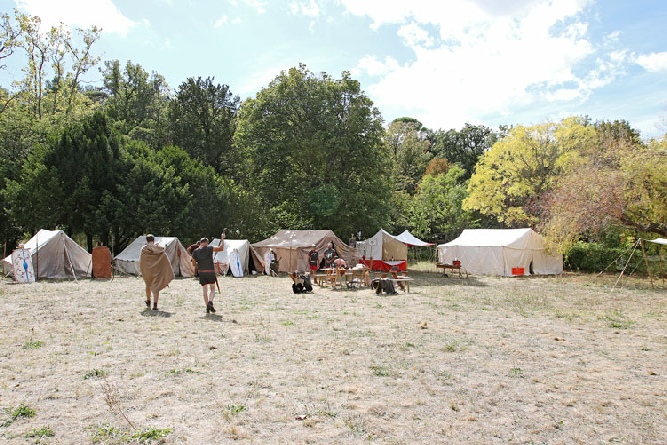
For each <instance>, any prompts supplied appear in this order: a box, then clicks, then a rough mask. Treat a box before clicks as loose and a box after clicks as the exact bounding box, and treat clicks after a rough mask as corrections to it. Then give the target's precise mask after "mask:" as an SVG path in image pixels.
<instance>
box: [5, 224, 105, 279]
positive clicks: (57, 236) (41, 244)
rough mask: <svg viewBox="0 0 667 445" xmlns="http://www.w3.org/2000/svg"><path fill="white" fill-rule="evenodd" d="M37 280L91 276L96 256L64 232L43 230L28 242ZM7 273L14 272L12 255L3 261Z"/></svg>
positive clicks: (25, 246) (27, 247) (26, 247)
mask: <svg viewBox="0 0 667 445" xmlns="http://www.w3.org/2000/svg"><path fill="white" fill-rule="evenodd" d="M24 248H25V249H28V250H29V251H30V255H31V257H32V266H33V270H34V271H35V275H36V276H37V278H38V279H39V278H81V277H88V276H90V272H91V270H92V263H93V260H92V255H91V254H89V253H88V252H87V251H86V250H85V249H84V248H83V247H81V246H79V245H78V244H77V243H76V242H74V240H73V239H72V238H70V237H69V236H67V235H66V234H65V232H63V231H62V230H44V229H42V230H40V231H39V232H37V234H36V235H35V236H33V237H32V238H30V240H29V241H28V242H27V243H25V245H24ZM2 268H3V271H6V272H9V271H11V270H12V258H11V255H10V256H8V257H7V258H5V259H4V260H3V261H2Z"/></svg>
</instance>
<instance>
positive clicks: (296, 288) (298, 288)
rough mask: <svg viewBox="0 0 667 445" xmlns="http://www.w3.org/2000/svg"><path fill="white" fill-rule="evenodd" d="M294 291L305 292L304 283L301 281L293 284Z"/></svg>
mask: <svg viewBox="0 0 667 445" xmlns="http://www.w3.org/2000/svg"><path fill="white" fill-rule="evenodd" d="M292 292H294V293H295V294H303V293H304V292H305V290H303V284H301V283H294V284H292Z"/></svg>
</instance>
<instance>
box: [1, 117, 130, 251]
mask: <svg viewBox="0 0 667 445" xmlns="http://www.w3.org/2000/svg"><path fill="white" fill-rule="evenodd" d="M119 149H120V144H119V141H118V138H117V137H115V135H114V134H113V133H112V132H111V131H110V128H109V127H108V125H107V121H106V117H105V116H104V115H103V114H102V113H99V112H98V113H95V114H94V115H92V116H91V117H89V118H87V119H86V120H84V121H83V122H81V123H80V124H76V125H71V126H69V127H68V128H66V129H65V130H64V131H63V132H62V134H61V135H60V136H59V137H58V138H57V139H55V140H54V141H52V142H51V144H50V146H49V147H46V148H45V149H43V150H40V151H39V152H37V153H35V155H34V156H31V157H30V158H29V159H28V161H27V162H26V164H25V165H24V167H23V169H22V174H21V177H20V180H19V181H10V182H9V185H8V190H9V199H8V201H9V202H10V206H11V208H12V210H13V212H14V215H15V218H16V220H17V221H18V222H19V223H20V224H21V225H23V226H25V227H27V228H29V229H30V231H34V230H35V229H37V228H39V227H55V226H58V227H63V228H64V229H65V230H66V231H67V232H68V233H69V234H70V235H71V234H73V233H85V234H86V236H87V240H88V248H89V250H92V245H93V237H94V236H97V237H98V239H102V240H103V241H107V240H108V237H107V236H106V234H107V233H108V230H109V226H108V224H109V223H108V221H110V220H111V219H112V216H113V212H114V208H113V207H111V208H108V207H105V206H104V204H110V205H113V204H114V201H113V200H110V198H111V197H113V196H115V195H116V190H115V187H116V184H117V182H118V176H117V165H118V159H119Z"/></svg>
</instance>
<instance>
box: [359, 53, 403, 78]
mask: <svg viewBox="0 0 667 445" xmlns="http://www.w3.org/2000/svg"><path fill="white" fill-rule="evenodd" d="M396 69H398V62H396V59H394V58H393V57H387V58H385V60H384V62H382V61H380V60H378V58H377V57H375V56H366V57H364V58H362V59H361V60H360V61H359V63H358V64H357V66H356V67H355V68H354V69H353V70H352V74H357V73H364V74H367V75H369V76H373V77H375V76H383V75H385V74H387V73H390V72H392V71H394V70H396Z"/></svg>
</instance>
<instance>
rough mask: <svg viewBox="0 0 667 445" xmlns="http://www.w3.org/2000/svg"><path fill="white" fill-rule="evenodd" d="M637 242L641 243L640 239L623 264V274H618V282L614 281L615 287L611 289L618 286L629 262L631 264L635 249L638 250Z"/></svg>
mask: <svg viewBox="0 0 667 445" xmlns="http://www.w3.org/2000/svg"><path fill="white" fill-rule="evenodd" d="M637 243H639V241H637V242H636V243H635V248H634V249H633V250H632V253H631V254H630V256H629V257H628V261H626V262H625V266H623V270H622V271H621V274H620V275H619V276H618V279H617V280H616V282H615V283H614V287H612V288H611V290H614V289H615V288H616V285H617V284H618V282H619V281H620V280H621V277H622V276H623V274H624V273H625V269H627V268H628V264H630V260H631V259H632V256H633V255H634V254H635V251H637Z"/></svg>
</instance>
